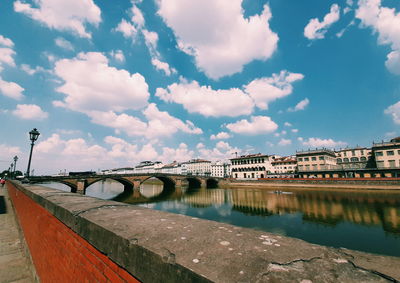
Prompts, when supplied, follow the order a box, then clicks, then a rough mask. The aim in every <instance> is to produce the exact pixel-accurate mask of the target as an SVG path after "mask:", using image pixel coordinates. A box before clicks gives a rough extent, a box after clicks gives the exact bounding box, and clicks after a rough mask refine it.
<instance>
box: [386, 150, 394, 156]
mask: <svg viewBox="0 0 400 283" xmlns="http://www.w3.org/2000/svg"><path fill="white" fill-rule="evenodd" d="M386 155H387V156H393V155H394V151H393V150H388V151H386Z"/></svg>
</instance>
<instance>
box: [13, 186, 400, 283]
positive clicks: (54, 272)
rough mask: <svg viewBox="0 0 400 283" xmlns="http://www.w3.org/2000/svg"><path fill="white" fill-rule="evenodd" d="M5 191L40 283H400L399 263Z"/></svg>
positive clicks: (18, 189)
mask: <svg viewBox="0 0 400 283" xmlns="http://www.w3.org/2000/svg"><path fill="white" fill-rule="evenodd" d="M7 189H8V192H9V195H10V198H11V200H12V202H13V205H14V207H15V211H16V214H17V216H18V219H19V223H20V225H21V228H22V230H23V233H24V236H25V239H26V241H27V244H28V247H29V250H30V253H31V255H32V259H33V262H34V264H35V267H36V270H37V273H38V276H39V278H40V280H41V282H57V281H65V282H86V281H88V282H92V281H100V282H108V281H111V282H138V281H141V282H303V283H306V282H397V281H396V280H400V270H399V269H398V266H400V258H397V257H389V256H380V255H372V254H368V253H363V252H357V251H351V250H347V249H335V248H329V247H324V246H319V245H314V244H310V243H307V242H304V241H302V240H298V239H293V238H288V237H283V236H279V235H275V234H271V233H266V232H262V231H258V230H253V229H246V228H241V227H237V226H233V225H229V224H224V223H219V222H214V221H208V220H201V219H197V218H193V217H189V216H184V215H179V214H172V213H167V212H161V211H156V210H151V209H148V208H144V207H139V206H134V205H127V204H123V203H118V202H114V201H106V200H101V199H97V198H93V197H88V196H84V195H80V194H74V193H68V192H64V191H59V190H55V189H51V188H47V187H41V186H33V185H22V184H21V183H19V182H14V181H8V182H7ZM372 242H373V241H372ZM372 242H371V244H372ZM61 279H62V280H61Z"/></svg>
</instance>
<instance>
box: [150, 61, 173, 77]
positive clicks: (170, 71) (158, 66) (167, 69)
mask: <svg viewBox="0 0 400 283" xmlns="http://www.w3.org/2000/svg"><path fill="white" fill-rule="evenodd" d="M151 64H153V66H154V67H156V69H157V70H161V71H163V72H164V73H165V74H166V75H167V76H170V75H171V74H175V73H176V70H175V69H174V68H171V67H170V66H169V64H168V63H166V62H162V61H160V60H158V59H157V58H153V59H151Z"/></svg>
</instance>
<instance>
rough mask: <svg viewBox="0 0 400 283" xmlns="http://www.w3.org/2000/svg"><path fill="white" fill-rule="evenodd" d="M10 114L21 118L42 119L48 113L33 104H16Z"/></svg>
mask: <svg viewBox="0 0 400 283" xmlns="http://www.w3.org/2000/svg"><path fill="white" fill-rule="evenodd" d="M12 114H13V115H14V116H16V117H18V118H20V119H23V120H43V119H46V118H47V117H48V116H49V114H48V113H47V112H44V111H43V110H42V108H40V106H38V105H35V104H18V105H17V108H16V109H15V110H14V111H12Z"/></svg>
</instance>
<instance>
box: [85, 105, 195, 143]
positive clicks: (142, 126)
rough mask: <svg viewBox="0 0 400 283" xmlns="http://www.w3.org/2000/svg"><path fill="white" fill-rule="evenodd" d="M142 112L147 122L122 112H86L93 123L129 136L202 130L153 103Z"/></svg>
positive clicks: (190, 132) (159, 135) (150, 135)
mask: <svg viewBox="0 0 400 283" xmlns="http://www.w3.org/2000/svg"><path fill="white" fill-rule="evenodd" d="M143 114H144V116H145V117H146V118H147V120H148V122H147V123H146V122H143V121H142V120H140V119H139V118H136V117H133V116H130V115H127V114H124V113H123V114H120V115H118V114H115V113H114V112H112V111H109V112H101V111H91V112H89V113H88V115H89V117H91V119H92V122H93V123H96V124H99V125H103V126H106V127H111V128H113V129H116V130H120V131H123V132H125V133H126V134H127V135H129V136H145V137H147V138H149V139H152V138H158V137H162V136H171V135H173V134H175V133H176V132H178V131H182V132H184V133H188V134H201V133H202V130H201V129H200V128H197V127H195V126H194V125H193V123H192V122H190V121H186V122H183V121H181V120H179V119H177V118H175V117H173V116H171V115H169V114H168V112H163V111H160V110H159V109H158V108H157V106H156V105H155V104H154V103H151V104H149V106H148V107H147V108H146V109H145V110H144V111H143Z"/></svg>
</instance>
